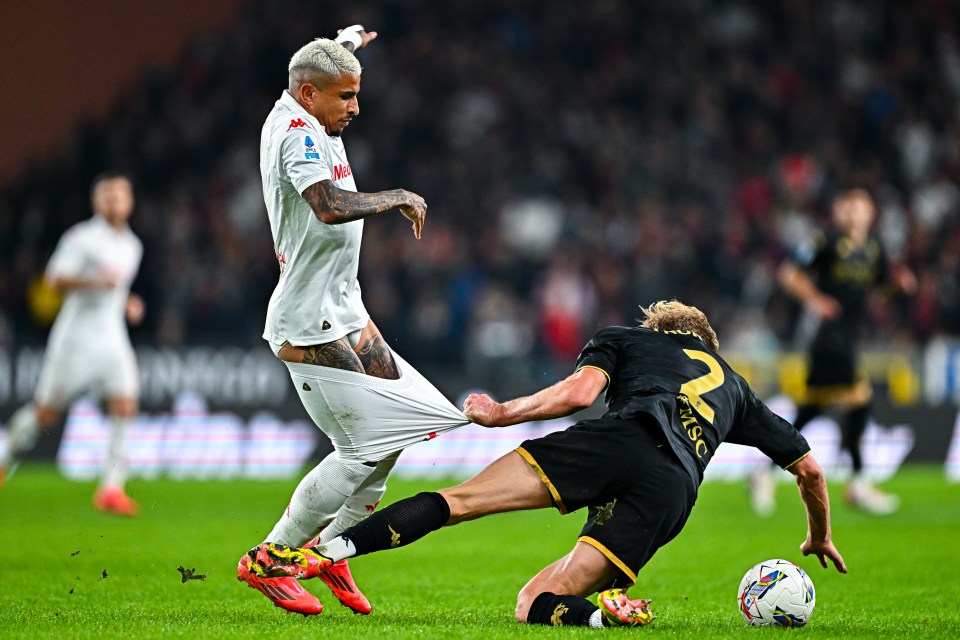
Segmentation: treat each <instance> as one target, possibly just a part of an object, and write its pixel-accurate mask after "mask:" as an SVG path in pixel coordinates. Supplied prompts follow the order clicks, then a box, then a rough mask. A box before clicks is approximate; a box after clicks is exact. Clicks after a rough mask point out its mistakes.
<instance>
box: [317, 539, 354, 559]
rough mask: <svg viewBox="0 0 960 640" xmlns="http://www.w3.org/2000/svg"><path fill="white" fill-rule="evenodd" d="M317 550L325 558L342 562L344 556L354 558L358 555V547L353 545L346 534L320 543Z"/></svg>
mask: <svg viewBox="0 0 960 640" xmlns="http://www.w3.org/2000/svg"><path fill="white" fill-rule="evenodd" d="M315 548H316V550H317V551H319V552H320V555H322V556H323V557H325V558H330V559H331V560H333V561H334V562H340V561H341V560H343V559H344V558H352V557H353V556H355V555H357V548H356V547H355V546H353V543H352V542H350V539H349V538H347V537H344V536H340V537H339V538H334V539H333V540H331V541H330V542H327V543H326V544H318V545H317V546H316V547H315Z"/></svg>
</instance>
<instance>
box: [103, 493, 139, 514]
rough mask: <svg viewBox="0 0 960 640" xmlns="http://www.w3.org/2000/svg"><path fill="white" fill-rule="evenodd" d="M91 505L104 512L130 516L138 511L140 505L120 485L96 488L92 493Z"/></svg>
mask: <svg viewBox="0 0 960 640" xmlns="http://www.w3.org/2000/svg"><path fill="white" fill-rule="evenodd" d="M93 506H94V507H96V508H97V509H98V510H99V511H103V512H104V513H115V514H117V515H118V516H127V517H132V516H135V515H137V514H138V513H140V505H139V504H137V501H136V500H134V499H133V498H131V497H130V496H128V495H127V494H126V493H125V492H124V490H123V489H121V488H120V487H105V488H103V489H97V491H96V493H94V494H93Z"/></svg>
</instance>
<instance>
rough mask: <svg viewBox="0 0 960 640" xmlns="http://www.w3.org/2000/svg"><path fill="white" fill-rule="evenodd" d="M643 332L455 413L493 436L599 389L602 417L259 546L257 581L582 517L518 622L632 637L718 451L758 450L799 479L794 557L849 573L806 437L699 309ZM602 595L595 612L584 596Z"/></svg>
mask: <svg viewBox="0 0 960 640" xmlns="http://www.w3.org/2000/svg"><path fill="white" fill-rule="evenodd" d="M643 311H644V314H645V316H646V319H645V320H644V321H643V324H642V326H641V327H636V328H630V327H609V328H607V329H603V330H601V331H600V332H598V333H597V334H596V336H594V338H593V339H592V340H591V341H590V342H589V343H588V344H587V346H586V347H585V348H584V350H583V352H582V353H581V354H580V357H579V360H578V362H577V368H576V372H575V373H574V374H573V375H571V376H570V377H568V378H567V379H565V380H563V381H561V382H559V383H557V384H555V385H554V386H552V387H549V388H547V389H544V390H542V391H539V392H538V393H536V394H534V395H532V396H529V397H525V398H518V399H516V400H511V401H509V402H505V403H503V404H501V403H497V402H494V401H493V400H492V399H491V398H490V397H489V396H486V395H476V394H473V395H471V396H469V397H468V398H467V400H466V402H465V404H464V413H465V414H466V415H467V417H469V418H470V419H471V420H473V421H474V422H476V423H478V424H481V425H484V426H488V427H503V426H509V425H512V424H517V423H520V422H526V421H529V420H544V419H550V418H557V417H561V416H566V415H570V414H571V413H574V412H575V411H577V410H579V409H582V408H584V407H588V406H590V405H591V404H593V402H594V400H596V398H597V397H598V396H599V395H600V393H601V392H602V391H603V390H604V389H605V388H606V402H607V406H608V410H607V412H606V413H605V414H604V415H603V416H602V417H601V418H599V419H596V420H584V421H581V422H578V423H577V424H575V425H574V426H572V427H570V428H569V429H566V430H565V431H560V432H556V433H553V434H550V435H547V436H545V437H543V438H537V439H535V440H528V441H526V442H524V443H523V444H522V445H521V446H520V447H518V448H517V449H516V450H515V451H512V452H510V453H508V454H506V455H505V456H503V457H502V458H500V459H499V460H496V461H495V462H493V463H492V464H490V466H488V467H487V468H486V469H484V470H483V471H482V472H480V473H479V474H478V475H477V476H475V477H474V478H472V479H471V480H468V481H467V482H466V483H464V484H462V485H460V486H457V487H453V488H450V489H443V490H441V491H440V492H438V493H421V494H419V495H417V496H414V497H412V498H407V499H405V500H401V501H400V502H397V503H395V504H393V505H390V506H389V507H387V508H385V509H383V510H381V511H379V512H377V513H374V514H373V515H371V516H370V517H369V518H367V519H366V520H364V521H363V522H361V523H359V524H357V525H354V526H353V527H350V528H349V529H347V530H346V531H344V533H343V534H342V536H340V537H338V538H335V539H333V540H331V541H330V542H328V543H327V544H323V545H318V546H315V547H312V548H304V549H292V548H290V547H284V546H282V545H269V546H267V547H264V548H261V549H260V550H259V551H258V553H257V556H256V563H255V567H256V570H257V571H259V572H262V574H263V575H272V576H276V575H284V576H293V577H297V578H300V579H304V578H311V577H316V576H318V575H321V574H322V573H323V572H324V571H325V570H326V568H327V567H329V566H332V563H333V562H335V561H338V560H340V559H342V558H347V557H352V556H354V555H362V554H366V553H371V552H373V551H379V550H382V549H389V548H392V547H398V546H403V545H405V544H409V543H411V542H413V541H415V540H417V539H419V538H421V537H423V536H424V535H426V534H427V533H429V532H430V531H434V530H436V529H439V528H440V527H442V526H444V525H452V524H457V523H459V522H463V521H465V520H473V519H476V518H480V517H483V516H486V515H490V514H493V513H501V512H506V511H518V510H523V509H542V508H547V507H551V506H553V507H556V508H557V509H558V510H559V511H560V512H561V513H568V512H572V511H576V510H578V509H581V508H582V507H589V510H588V517H587V523H586V525H585V526H584V528H583V531H582V532H581V536H580V538H579V539H578V541H577V543H576V545H575V546H574V548H573V550H572V551H570V553H568V554H567V555H565V556H564V557H562V558H560V559H559V560H557V561H555V562H553V563H552V564H550V565H548V566H547V567H546V568H544V569H543V570H542V571H540V573H538V574H537V575H536V576H534V577H533V579H531V580H530V582H529V583H527V585H526V586H525V587H524V588H523V589H522V590H521V591H520V594H519V596H518V598H517V607H516V619H517V621H519V622H527V623H536V624H547V625H550V624H552V625H579V626H602V624H603V622H604V620H606V621H607V623H608V624H621V625H641V624H646V623H648V622H650V620H652V618H653V616H652V614H651V613H650V610H649V606H648V601H646V600H630V599H629V598H628V597H627V595H626V593H625V592H624V591H625V590H624V589H620V588H618V587H629V586H630V585H632V584H634V583H635V582H636V579H637V573H638V572H639V570H640V569H641V568H642V567H643V566H644V565H645V564H646V563H647V561H649V560H650V558H651V557H652V556H653V554H654V553H655V552H656V551H657V549H659V548H660V547H661V546H663V545H664V544H666V543H667V542H669V541H670V540H672V539H673V538H674V537H676V535H677V534H678V533H679V532H680V530H681V529H682V528H683V526H684V523H685V522H686V520H687V517H688V516H689V514H690V510H691V509H692V508H693V504H694V502H695V501H696V497H697V490H698V487H699V485H700V483H701V481H702V480H703V472H704V469H705V468H706V466H707V464H708V463H709V461H710V459H711V457H712V456H713V454H714V452H715V451H716V448H717V446H718V445H719V444H720V443H721V442H723V441H727V442H734V443H738V444H746V445H752V446H756V447H758V448H759V449H760V450H761V451H763V452H764V453H765V454H767V455H768V456H770V457H771V458H772V459H773V460H775V461H776V462H777V463H778V464H780V465H782V466H783V467H784V468H786V469H789V470H790V471H791V472H792V473H793V474H795V475H796V477H797V483H798V485H799V488H800V496H801V498H802V500H803V504H804V507H805V508H806V512H807V523H808V531H807V537H806V540H805V541H804V542H803V543H802V544H801V546H800V550H801V551H802V553H803V554H804V555H809V554H814V555H816V556H818V558H819V559H820V563H821V564H822V565H823V566H824V567H826V566H827V559H830V560H831V561H832V562H833V563H834V565H835V566H836V568H837V569H838V570H839V571H840V572H843V573H846V565H845V564H844V562H843V558H842V557H841V556H840V554H839V552H838V551H837V549H836V548H835V547H834V545H833V542H832V541H831V534H830V506H829V499H828V496H827V489H826V482H825V480H824V477H823V473H822V472H821V469H820V466H819V465H818V464H817V462H816V460H814V458H813V456H811V455H809V454H810V447H809V445H808V444H807V442H806V440H805V439H804V438H803V436H802V435H801V434H800V433H799V432H798V431H797V430H796V429H794V428H793V427H792V426H791V425H790V424H789V423H787V422H786V421H784V420H783V419H781V418H779V417H778V416H776V415H774V414H773V413H772V412H771V411H770V410H769V409H768V408H767V407H766V405H764V404H763V403H762V402H761V401H760V400H759V399H758V398H757V396H756V394H754V392H753V391H752V390H751V389H750V388H749V386H748V385H747V383H746V382H745V381H744V379H743V378H742V377H741V376H740V375H739V374H737V373H736V372H735V371H733V369H731V368H730V366H729V365H728V364H727V363H726V362H724V361H723V360H722V359H721V358H720V356H719V355H718V354H717V349H718V346H719V345H718V342H717V338H716V334H715V333H714V331H713V329H712V328H711V327H710V324H709V323H708V321H707V319H706V317H705V316H704V315H703V313H701V312H700V311H699V310H698V309H696V308H694V307H689V306H686V305H683V304H681V303H679V302H676V301H670V302H658V303H655V304H653V305H651V306H650V307H649V308H647V309H644V310H643ZM597 591H601V593H600V596H599V597H598V600H597V604H598V605H599V606H597V605H594V604H593V603H592V602H590V601H589V600H586V599H585V596H587V595H590V594H592V593H594V592H597Z"/></svg>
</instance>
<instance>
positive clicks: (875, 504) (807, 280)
mask: <svg viewBox="0 0 960 640" xmlns="http://www.w3.org/2000/svg"><path fill="white" fill-rule="evenodd" d="M875 217H876V207H875V205H874V202H873V198H872V197H871V196H870V194H869V193H868V192H867V191H866V190H865V189H850V190H847V191H842V192H841V193H839V194H838V195H837V197H836V198H835V199H834V201H833V228H831V229H830V230H828V231H827V232H826V233H820V234H818V235H817V236H816V237H815V238H814V240H813V242H812V243H810V244H808V245H806V246H801V247H800V248H799V249H798V250H797V251H796V252H795V254H794V256H793V258H792V259H790V260H788V261H787V262H785V263H784V264H783V266H782V267H781V270H780V274H779V276H780V277H779V279H780V283H781V285H782V286H783V288H784V289H785V290H786V291H787V293H789V294H790V295H791V296H793V297H794V298H796V299H797V300H799V301H800V302H802V303H803V304H804V305H805V306H806V308H808V309H809V310H810V311H811V312H812V313H813V314H814V315H815V316H816V318H817V319H818V320H819V322H820V325H819V327H818V329H817V333H816V336H815V337H814V339H813V343H812V344H811V345H810V349H809V369H808V374H807V385H806V395H805V397H804V398H803V399H802V400H801V401H800V402H799V406H798V408H797V416H796V419H795V420H794V423H793V424H794V426H795V427H796V428H797V429H798V430H802V429H803V428H804V427H805V426H806V425H807V424H808V423H809V422H810V421H811V420H813V419H814V418H816V417H817V416H819V415H820V414H821V413H823V412H824V411H825V410H826V409H828V408H829V407H833V406H836V407H839V408H840V409H841V410H842V412H843V418H842V420H841V421H840V431H841V448H842V449H843V451H846V452H847V453H848V454H849V455H850V460H851V463H852V466H853V476H852V477H851V479H850V483H849V484H848V485H847V487H846V491H845V494H844V496H845V498H846V500H847V502H849V503H850V504H851V505H853V506H856V507H859V508H861V509H864V510H865V511H869V512H870V513H875V514H878V515H882V514H889V513H893V512H894V511H896V509H897V507H898V506H899V500H898V499H897V497H896V496H893V495H889V494H886V493H883V492H882V491H880V490H879V489H877V488H876V487H875V486H874V485H873V484H872V482H871V481H870V479H869V477H868V476H867V474H866V473H865V472H864V463H863V452H862V450H861V439H862V437H863V433H864V431H865V430H866V428H867V418H868V417H869V411H870V399H871V397H872V395H873V392H872V389H871V386H870V381H869V380H868V379H867V378H866V376H864V375H862V374H861V373H858V371H857V345H858V342H859V340H860V333H861V331H862V327H863V325H864V323H865V321H866V317H867V303H868V295H869V294H870V292H871V291H872V290H874V289H875V288H877V287H878V286H879V285H883V284H886V283H888V282H889V283H891V284H893V285H895V286H896V287H898V288H899V289H901V290H902V291H904V292H906V293H913V292H914V291H915V290H916V288H917V282H916V279H915V278H914V276H913V273H912V272H911V271H910V270H909V269H907V268H906V267H902V266H890V265H888V262H887V256H886V254H885V252H884V250H883V247H882V246H881V244H880V242H879V241H878V240H877V239H876V238H874V237H872V236H871V234H870V228H871V226H872V225H873V221H874V218H875ZM774 482H775V481H774V477H773V475H772V473H770V472H769V470H761V471H760V472H758V473H756V474H755V475H754V477H753V478H752V479H751V487H752V492H753V496H752V497H753V505H754V509H755V510H756V511H757V512H758V513H759V514H761V515H766V514H769V513H771V512H772V510H773V508H774V506H775V504H774V488H775V485H774Z"/></svg>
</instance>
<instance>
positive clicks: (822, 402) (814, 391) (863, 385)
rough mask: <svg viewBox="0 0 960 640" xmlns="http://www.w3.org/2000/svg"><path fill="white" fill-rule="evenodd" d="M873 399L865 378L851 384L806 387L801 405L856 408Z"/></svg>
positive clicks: (871, 388) (868, 382)
mask: <svg viewBox="0 0 960 640" xmlns="http://www.w3.org/2000/svg"><path fill="white" fill-rule="evenodd" d="M872 397H873V387H872V386H871V385H870V381H869V380H867V379H866V378H860V379H859V380H857V381H856V382H854V383H853V384H833V385H824V386H814V387H807V389H806V391H805V392H804V396H803V400H804V401H803V404H815V405H818V406H821V407H826V406H830V405H840V406H844V407H857V406H860V405H863V404H866V403H867V402H869V401H870V398H872Z"/></svg>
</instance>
